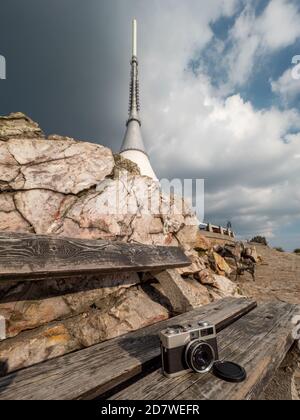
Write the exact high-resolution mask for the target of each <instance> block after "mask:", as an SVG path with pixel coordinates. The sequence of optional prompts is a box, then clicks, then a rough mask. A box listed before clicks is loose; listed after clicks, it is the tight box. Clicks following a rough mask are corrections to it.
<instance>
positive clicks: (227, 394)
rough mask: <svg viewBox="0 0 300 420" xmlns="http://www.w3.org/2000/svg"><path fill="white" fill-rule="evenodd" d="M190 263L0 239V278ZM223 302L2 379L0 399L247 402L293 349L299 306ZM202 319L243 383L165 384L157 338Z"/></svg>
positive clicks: (144, 249)
mask: <svg viewBox="0 0 300 420" xmlns="http://www.w3.org/2000/svg"><path fill="white" fill-rule="evenodd" d="M189 264H190V261H189V260H188V259H187V258H186V256H185V255H184V253H183V251H182V250H180V249H179V248H168V247H151V246H150V247H149V246H144V245H137V244H132V245H128V244H124V243H118V242H113V243H112V242H103V241H84V240H73V239H61V238H54V237H44V236H35V235H16V234H1V235H0V281H5V282H10V281H13V282H15V281H32V280H42V279H44V278H49V277H58V278H61V277H64V278H65V277H69V276H73V275H76V276H78V275H80V274H90V273H100V274H102V273H103V274H104V273H115V272H120V271H123V270H124V271H136V272H144V271H161V270H166V269H170V268H175V267H183V266H187V265H189ZM256 306H257V305H256V303H255V302H254V301H253V300H251V299H245V298H240V299H234V298H228V299H224V300H221V301H219V302H215V303H212V304H210V305H207V306H204V307H201V308H199V309H196V310H194V311H191V312H187V313H184V314H183V315H180V316H178V317H175V318H173V319H170V320H168V321H163V322H161V323H158V324H155V325H152V326H150V327H147V328H144V329H141V330H139V331H136V332H132V333H129V334H127V335H125V336H122V337H118V338H115V339H113V340H110V341H107V342H104V343H101V344H98V345H96V346H93V347H90V348H86V349H84V350H80V351H77V352H74V353H72V354H68V355H66V356H62V357H59V358H56V359H53V360H49V361H47V362H44V363H40V364H38V365H36V366H32V367H29V368H27V369H23V370H20V371H18V372H13V373H11V374H9V375H7V376H5V377H3V378H1V379H0V399H1V400H5V399H12V400H14V399H25V400H27V399H28V400H37V399H42V400H47V399H62V400H74V399H94V398H111V399H115V400H118V399H142V400H145V399H161V398H163V399H182V400H185V399H187V400H188V399H251V398H256V397H257V396H258V395H259V394H260V393H261V391H262V390H263V389H264V388H265V386H266V385H267V383H268V381H269V380H270V378H271V377H272V375H273V374H274V371H275V370H276V368H278V366H279V365H280V363H281V361H282V360H283V358H284V357H285V355H286V353H287V351H288V350H289V348H290V347H291V345H292V341H293V340H292V338H291V328H292V326H291V319H292V317H293V316H294V315H295V314H296V313H297V314H298V313H299V307H298V306H295V305H290V304H286V303H282V302H274V303H268V304H263V305H261V306H259V307H258V308H256ZM195 320H207V321H210V322H212V323H214V324H216V326H217V330H218V332H219V335H218V339H219V348H220V356H221V358H222V359H229V360H232V361H236V362H238V363H240V364H241V365H243V366H244V367H245V368H246V370H247V374H248V377H247V380H246V381H245V382H244V383H242V384H238V385H233V384H228V383H224V382H222V381H220V380H218V379H216V378H214V377H213V376H212V375H211V374H206V375H201V376H199V375H195V374H187V375H184V376H182V377H179V378H176V379H166V378H165V377H163V376H162V375H161V372H160V346H159V338H158V333H159V331H160V330H162V329H163V328H165V327H166V326H168V325H172V324H174V323H176V324H178V323H182V322H188V321H190V322H193V321H195Z"/></svg>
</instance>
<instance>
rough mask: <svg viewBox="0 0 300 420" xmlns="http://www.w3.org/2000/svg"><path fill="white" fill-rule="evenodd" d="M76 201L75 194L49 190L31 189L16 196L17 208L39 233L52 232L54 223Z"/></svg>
mask: <svg viewBox="0 0 300 420" xmlns="http://www.w3.org/2000/svg"><path fill="white" fill-rule="evenodd" d="M75 201H76V197H74V196H65V195H63V194H60V193H55V192H53V191H47V190H29V191H24V192H19V193H16V194H15V196H14V202H15V205H16V209H17V210H18V212H19V213H20V214H22V216H23V217H24V218H25V219H26V221H27V222H29V223H30V225H31V226H32V227H33V229H34V232H35V233H36V234H38V235H42V234H47V233H51V230H52V229H51V226H52V224H53V223H54V222H56V221H57V220H59V219H61V218H62V217H63V216H64V214H65V213H66V211H67V210H68V208H70V207H71V206H72V204H74V203H75ZM36 203H38V205H36Z"/></svg>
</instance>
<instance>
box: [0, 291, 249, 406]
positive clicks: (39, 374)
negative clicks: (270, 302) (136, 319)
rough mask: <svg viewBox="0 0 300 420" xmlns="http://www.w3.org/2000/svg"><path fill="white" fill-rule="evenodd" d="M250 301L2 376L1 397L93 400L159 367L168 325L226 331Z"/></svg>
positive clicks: (213, 307) (218, 305)
mask: <svg viewBox="0 0 300 420" xmlns="http://www.w3.org/2000/svg"><path fill="white" fill-rule="evenodd" d="M255 307H256V303H255V302H254V301H253V300H250V299H244V298H241V299H235V298H227V299H224V300H222V301H219V302H215V303H212V304H210V305H207V306H203V307H201V308H198V309H196V310H194V311H192V312H190V313H186V314H183V315H180V316H178V317H175V318H173V319H170V320H167V321H163V322H160V323H158V324H155V325H152V326H150V327H147V328H144V329H141V330H139V331H136V332H133V333H130V334H127V335H125V336H123V337H119V338H115V339H113V340H110V341H107V342H105V343H101V344H99V345H96V346H93V347H90V348H87V349H85V350H80V351H78V352H76V353H73V354H69V355H66V356H63V357H60V358H57V359H54V360H50V361H48V362H45V363H42V364H39V365H37V366H33V367H30V368H27V369H24V370H23V371H20V372H16V373H12V374H10V375H8V376H6V377H4V378H2V379H1V380H0V399H2V400H5V399H29V400H37V399H42V400H49V399H61V400H70V399H92V398H96V397H98V396H100V395H102V394H103V393H105V392H107V391H108V390H110V389H112V388H114V387H115V386H116V385H119V384H121V383H123V382H125V381H126V380H128V379H130V378H132V377H134V376H136V375H137V374H139V373H141V372H142V371H143V370H144V369H145V367H147V366H148V365H149V364H151V365H154V367H155V366H158V364H159V361H160V347H159V338H158V333H159V331H161V330H162V329H163V328H165V327H166V326H168V325H174V323H175V324H178V323H180V322H187V321H193V320H208V321H210V322H213V323H215V324H216V326H217V329H218V330H221V329H223V328H225V327H226V326H228V325H230V324H231V323H232V322H234V321H235V320H236V319H239V318H240V317H241V316H243V315H244V314H245V313H248V312H249V311H251V310H253V309H254V308H255Z"/></svg>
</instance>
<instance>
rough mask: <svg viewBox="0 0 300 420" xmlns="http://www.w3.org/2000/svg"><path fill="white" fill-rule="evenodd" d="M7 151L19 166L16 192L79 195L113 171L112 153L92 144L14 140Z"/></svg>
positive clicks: (10, 142) (13, 185) (12, 184)
mask: <svg viewBox="0 0 300 420" xmlns="http://www.w3.org/2000/svg"><path fill="white" fill-rule="evenodd" d="M7 147H8V150H9V152H10V153H11V155H12V156H13V157H14V158H15V160H16V161H17V162H18V163H19V164H20V168H19V169H20V173H19V175H18V176H17V177H16V178H15V179H14V180H13V181H11V182H10V185H11V187H12V188H13V189H15V190H30V189H47V190H52V191H55V192H59V193H62V194H78V193H79V192H81V191H84V190H86V189H89V188H91V187H92V186H95V185H97V184H98V183H99V182H101V181H103V179H104V178H105V177H107V176H108V175H110V174H111V172H112V170H113V167H114V159H113V155H112V152H111V151H110V150H109V149H107V148H105V147H102V146H98V145H96V144H91V143H69V142H64V141H42V140H22V142H21V141H18V140H14V139H12V140H9V141H8V142H7ZM75 168H76V170H75Z"/></svg>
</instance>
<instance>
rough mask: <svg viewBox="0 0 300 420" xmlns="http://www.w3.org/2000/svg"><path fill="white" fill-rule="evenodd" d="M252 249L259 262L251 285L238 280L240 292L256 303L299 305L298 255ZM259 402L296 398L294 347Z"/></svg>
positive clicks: (298, 368)
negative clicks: (257, 255)
mask: <svg viewBox="0 0 300 420" xmlns="http://www.w3.org/2000/svg"><path fill="white" fill-rule="evenodd" d="M255 245H256V244H255ZM256 248H257V252H258V254H259V255H260V256H261V257H262V262H261V263H259V264H258V265H257V269H256V279H255V282H253V280H252V277H251V276H250V275H247V274H246V275H245V276H243V277H242V278H241V279H240V280H239V288H240V290H241V291H242V293H243V294H245V295H247V296H253V297H254V298H255V299H256V300H257V301H258V302H262V301H272V300H280V301H284V302H289V303H293V304H300V255H296V254H290V253H286V252H284V253H282V252H278V251H276V250H274V249H272V248H269V247H266V246H263V245H256ZM261 399H266V400H287V399H300V360H299V350H298V349H297V346H296V345H295V347H294V348H293V350H292V351H290V353H289V354H288V356H287V358H286V359H285V360H284V361H283V363H282V365H281V367H280V369H278V371H277V373H276V375H275V377H274V378H273V380H272V381H271V383H270V385H269V386H268V388H267V389H266V391H265V392H264V394H263V395H262V396H261Z"/></svg>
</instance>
